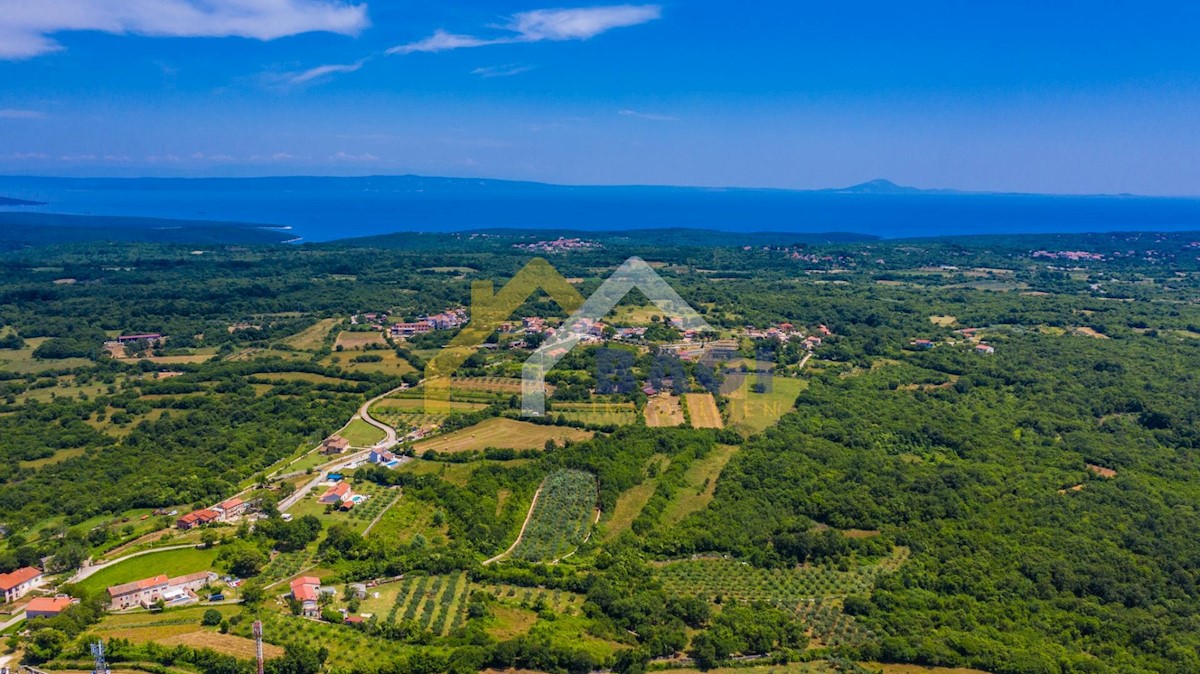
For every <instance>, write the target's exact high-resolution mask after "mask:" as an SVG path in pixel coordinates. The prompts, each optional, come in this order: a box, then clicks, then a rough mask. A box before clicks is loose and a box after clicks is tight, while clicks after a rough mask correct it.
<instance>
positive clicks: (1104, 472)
mask: <svg viewBox="0 0 1200 674" xmlns="http://www.w3.org/2000/svg"><path fill="white" fill-rule="evenodd" d="M1087 469H1088V470H1090V471H1092V472H1093V473H1095V474H1096V475H1099V476H1100V477H1106V478H1112V477H1116V476H1117V471H1115V470H1113V469H1112V468H1105V467H1104V466H1097V465H1096V464H1094V463H1089V464H1087Z"/></svg>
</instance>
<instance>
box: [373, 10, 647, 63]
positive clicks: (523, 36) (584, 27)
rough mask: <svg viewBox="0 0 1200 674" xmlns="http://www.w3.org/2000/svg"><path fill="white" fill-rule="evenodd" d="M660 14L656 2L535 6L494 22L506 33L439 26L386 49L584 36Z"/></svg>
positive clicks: (391, 51) (420, 49)
mask: <svg viewBox="0 0 1200 674" xmlns="http://www.w3.org/2000/svg"><path fill="white" fill-rule="evenodd" d="M661 16H662V7H660V6H658V5H613V6H609V7H577V8H574V9H538V10H534V11H532V12H521V13H520V14H515V15H513V16H512V17H511V19H510V20H509V21H508V23H505V24H503V25H499V26H493V27H494V28H499V29H501V30H504V31H507V32H508V34H507V35H500V36H497V37H494V38H480V37H475V36H473V35H459V34H455V33H448V32H446V31H444V30H438V31H437V32H435V33H434V34H433V35H431V36H429V37H427V38H425V39H424V40H420V41H418V42H412V43H409V44H404V45H399V46H397V47H392V48H391V49H389V50H388V51H387V53H388V54H412V53H416V52H440V51H449V50H451V49H463V48H468V47H484V46H487V45H495V44H513V43H516V42H542V41H554V42H561V41H565V40H587V39H589V38H592V37H595V36H597V35H599V34H601V33H604V32H606V31H609V30H612V29H614V28H624V27H627V26H636V25H638V24H642V23H646V22H648V21H654V20H655V19H658V18H660V17H661Z"/></svg>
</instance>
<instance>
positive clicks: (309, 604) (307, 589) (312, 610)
mask: <svg viewBox="0 0 1200 674" xmlns="http://www.w3.org/2000/svg"><path fill="white" fill-rule="evenodd" d="M320 596H321V579H320V578H317V577H316V576H300V577H299V578H297V579H295V580H293V581H292V599H295V600H296V601H298V602H300V613H301V614H302V615H306V616H315V615H317V613H318V610H319V609H318V607H317V599H318V598H319V597H320Z"/></svg>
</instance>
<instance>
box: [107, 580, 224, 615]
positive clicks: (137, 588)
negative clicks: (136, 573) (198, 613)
mask: <svg viewBox="0 0 1200 674" xmlns="http://www.w3.org/2000/svg"><path fill="white" fill-rule="evenodd" d="M216 579H217V574H215V573H213V572H211V571H200V572H197V573H191V574H188V575H186V576H179V577H177V578H167V576H166V575H165V574H159V575H157V576H154V577H153V578H144V579H142V580H135V581H133V582H132V583H124V584H122V585H113V586H112V587H110V588H108V605H109V607H110V608H113V609H116V610H118V611H119V610H122V609H127V608H131V607H134V606H144V607H146V608H149V607H150V605H151V604H153V603H154V602H156V601H158V600H160V599H161V600H162V601H163V602H165V603H167V604H173V605H179V604H187V603H191V602H193V601H195V600H196V599H197V597H196V590H199V589H200V588H202V587H204V586H205V585H208V584H209V583H211V582H212V581H214V580H216Z"/></svg>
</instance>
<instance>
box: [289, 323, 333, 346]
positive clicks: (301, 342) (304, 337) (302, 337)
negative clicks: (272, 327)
mask: <svg viewBox="0 0 1200 674" xmlns="http://www.w3.org/2000/svg"><path fill="white" fill-rule="evenodd" d="M338 323H339V319H337V318H324V319H321V320H319V321H317V322H316V323H314V324H313V325H311V326H309V327H308V328H305V329H304V330H303V331H302V332H298V333H296V334H294V335H292V336H291V337H288V338H287V339H285V340H283V343H284V344H287V345H288V346H290V347H292V348H293V349H301V350H304V351H316V350H317V349H319V348H321V346H322V345H324V344H325V338H326V337H328V336H329V332H330V331H331V330H333V327H334V326H335V325H337V324H338Z"/></svg>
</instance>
